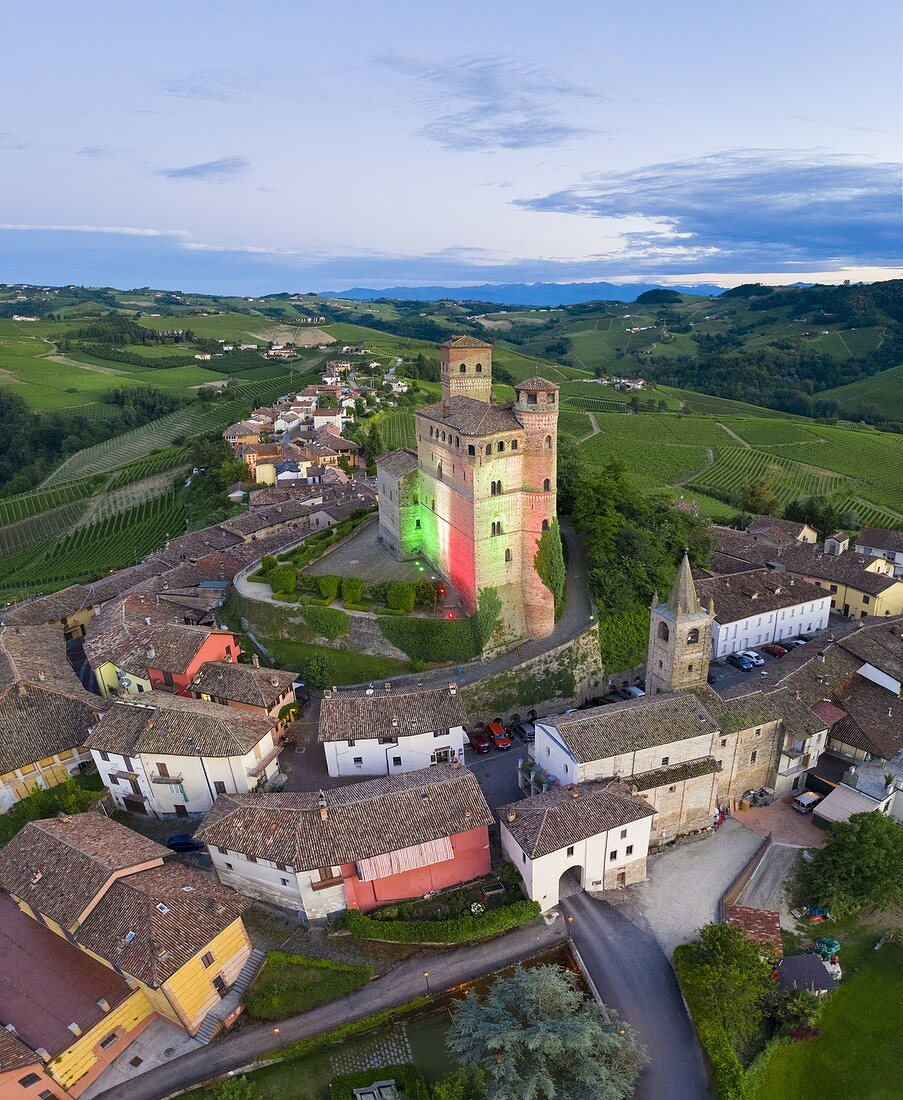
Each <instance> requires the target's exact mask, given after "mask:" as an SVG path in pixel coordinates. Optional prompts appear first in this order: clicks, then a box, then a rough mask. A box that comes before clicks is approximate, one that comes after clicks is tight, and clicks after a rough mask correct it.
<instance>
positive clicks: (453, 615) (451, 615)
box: [445, 611, 455, 619]
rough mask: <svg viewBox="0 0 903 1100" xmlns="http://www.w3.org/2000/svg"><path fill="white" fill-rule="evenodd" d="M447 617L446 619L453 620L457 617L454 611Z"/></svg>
mask: <svg viewBox="0 0 903 1100" xmlns="http://www.w3.org/2000/svg"><path fill="white" fill-rule="evenodd" d="M445 617H446V619H453V618H454V617H455V613H454V611H449V613H448V614H447V615H446V616H445Z"/></svg>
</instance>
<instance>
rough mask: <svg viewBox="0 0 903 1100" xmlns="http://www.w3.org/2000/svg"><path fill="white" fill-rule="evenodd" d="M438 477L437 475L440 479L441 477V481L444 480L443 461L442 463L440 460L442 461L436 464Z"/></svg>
mask: <svg viewBox="0 0 903 1100" xmlns="http://www.w3.org/2000/svg"><path fill="white" fill-rule="evenodd" d="M436 477H437V478H438V479H439V480H440V481H441V480H442V463H441V462H440V463H438V465H437V466H436Z"/></svg>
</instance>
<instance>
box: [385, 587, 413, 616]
mask: <svg viewBox="0 0 903 1100" xmlns="http://www.w3.org/2000/svg"><path fill="white" fill-rule="evenodd" d="M386 604H387V606H388V607H391V608H392V610H393V611H413V610H414V586H413V585H412V584H408V583H407V582H406V581H393V582H392V583H391V584H390V585H389V591H388V592H387V593H386Z"/></svg>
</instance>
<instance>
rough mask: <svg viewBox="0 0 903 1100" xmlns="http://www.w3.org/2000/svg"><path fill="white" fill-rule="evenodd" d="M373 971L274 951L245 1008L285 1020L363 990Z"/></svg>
mask: <svg viewBox="0 0 903 1100" xmlns="http://www.w3.org/2000/svg"><path fill="white" fill-rule="evenodd" d="M373 974H374V971H373V967H372V966H363V965H356V964H353V963H337V962H332V961H331V960H329V959H309V958H306V957H305V956H304V955H285V954H283V952H281V951H270V952H268V953H267V961H266V966H264V968H263V970H262V971H261V973H260V977H259V978H258V979H257V981H256V982H255V983H254V985H253V986H252V987H251V989H250V990H249V991H248V993H247V994H246V995H245V1008H246V1009H247V1012H248V1015H249V1016H250V1017H251V1018H252V1019H255V1020H283V1019H285V1017H286V1016H295V1015H297V1014H298V1013H299V1012H309V1011H310V1009H312V1008H316V1007H317V1006H318V1005H322V1004H326V1002H327V1001H334V1000H336V999H337V998H338V997H344V996H345V994H346V993H353V992H354V991H355V990H356V989H362V988H363V987H364V986H365V985H366V984H367V982H369V981H370V979H371V978H372V977H373Z"/></svg>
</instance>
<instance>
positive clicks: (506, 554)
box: [505, 550, 511, 561]
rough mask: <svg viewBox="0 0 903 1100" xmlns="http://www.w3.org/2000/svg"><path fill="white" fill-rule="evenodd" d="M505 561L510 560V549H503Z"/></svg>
mask: <svg viewBox="0 0 903 1100" xmlns="http://www.w3.org/2000/svg"><path fill="white" fill-rule="evenodd" d="M505 561H511V551H510V550H506V551H505Z"/></svg>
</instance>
